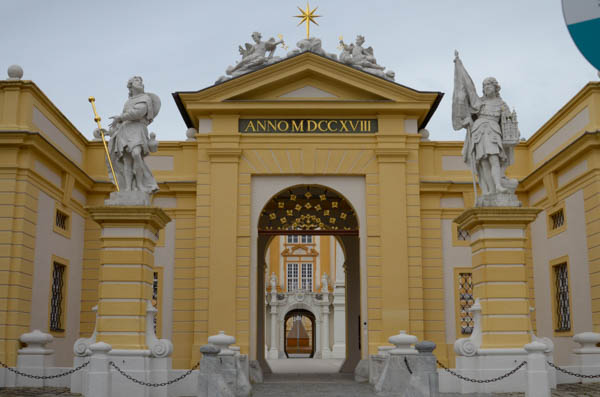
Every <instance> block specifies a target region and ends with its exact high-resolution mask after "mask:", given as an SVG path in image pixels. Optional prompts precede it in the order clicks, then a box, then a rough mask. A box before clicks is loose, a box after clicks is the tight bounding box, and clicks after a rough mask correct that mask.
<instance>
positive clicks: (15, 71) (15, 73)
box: [7, 65, 23, 80]
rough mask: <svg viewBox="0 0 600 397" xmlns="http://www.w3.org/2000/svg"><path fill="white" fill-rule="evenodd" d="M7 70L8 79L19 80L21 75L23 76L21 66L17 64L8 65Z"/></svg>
mask: <svg viewBox="0 0 600 397" xmlns="http://www.w3.org/2000/svg"><path fill="white" fill-rule="evenodd" d="M7 72H8V80H21V77H23V68H22V67H20V66H19V65H10V66H9V67H8V70H7Z"/></svg>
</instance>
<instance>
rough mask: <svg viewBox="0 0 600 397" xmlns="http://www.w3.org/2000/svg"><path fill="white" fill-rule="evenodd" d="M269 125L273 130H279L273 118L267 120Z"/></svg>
mask: <svg viewBox="0 0 600 397" xmlns="http://www.w3.org/2000/svg"><path fill="white" fill-rule="evenodd" d="M267 126H268V127H269V128H270V129H271V131H273V132H277V126H276V125H275V122H274V121H273V120H267Z"/></svg>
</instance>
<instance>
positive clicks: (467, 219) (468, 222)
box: [454, 207, 542, 230]
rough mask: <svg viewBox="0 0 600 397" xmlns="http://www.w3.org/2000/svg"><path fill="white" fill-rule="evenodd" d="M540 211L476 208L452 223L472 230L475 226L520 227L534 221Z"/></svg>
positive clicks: (530, 209)
mask: <svg viewBox="0 0 600 397" xmlns="http://www.w3.org/2000/svg"><path fill="white" fill-rule="evenodd" d="M541 211H542V209H541V208H533V207H476V208H470V209H468V210H465V211H464V212H463V213H462V214H460V215H459V216H458V217H457V218H456V219H454V222H455V223H457V224H458V225H459V227H460V228H461V229H465V230H472V229H473V228H474V227H475V226H479V225H486V226H511V225H516V226H522V227H525V226H527V225H529V224H530V223H531V222H533V221H534V220H535V218H536V217H537V215H538V214H539V213H540V212H541Z"/></svg>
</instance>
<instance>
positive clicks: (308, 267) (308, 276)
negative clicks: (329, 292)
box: [301, 263, 313, 292]
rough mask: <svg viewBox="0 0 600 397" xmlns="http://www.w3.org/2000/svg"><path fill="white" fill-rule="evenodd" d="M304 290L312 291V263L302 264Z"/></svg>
mask: <svg viewBox="0 0 600 397" xmlns="http://www.w3.org/2000/svg"><path fill="white" fill-rule="evenodd" d="M301 276H302V278H301V280H302V289H303V290H305V291H309V292H310V291H312V284H313V274H312V263H303V264H302V274H301Z"/></svg>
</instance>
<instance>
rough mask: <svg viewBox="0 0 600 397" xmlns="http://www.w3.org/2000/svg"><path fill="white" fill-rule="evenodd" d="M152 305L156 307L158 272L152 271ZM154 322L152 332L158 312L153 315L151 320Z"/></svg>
mask: <svg viewBox="0 0 600 397" xmlns="http://www.w3.org/2000/svg"><path fill="white" fill-rule="evenodd" d="M152 306H154V308H155V309H158V272H154V273H153V279H152ZM152 321H153V322H154V333H155V334H156V325H157V322H158V313H157V314H156V316H154V319H153V320H152Z"/></svg>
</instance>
